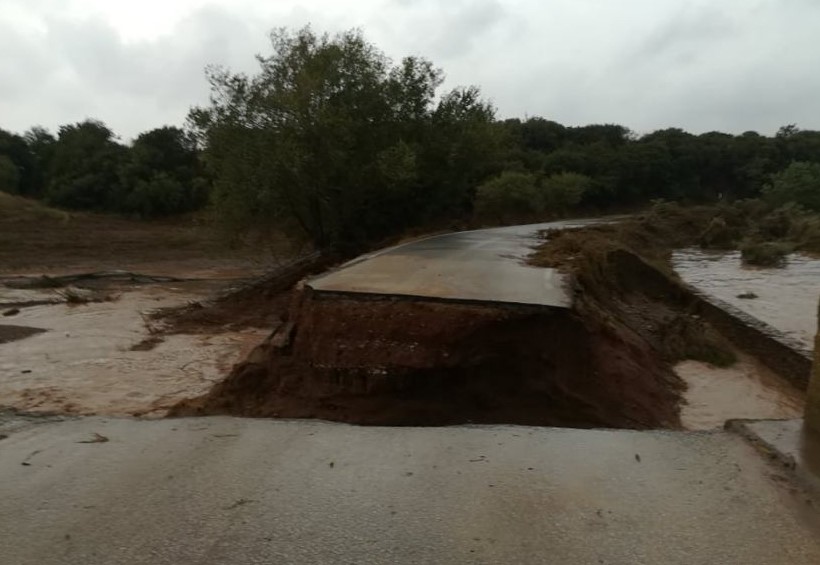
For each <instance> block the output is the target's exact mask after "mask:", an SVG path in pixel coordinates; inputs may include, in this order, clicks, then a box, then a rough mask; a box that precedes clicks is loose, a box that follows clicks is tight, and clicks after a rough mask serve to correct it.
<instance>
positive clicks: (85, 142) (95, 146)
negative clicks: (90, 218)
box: [46, 120, 127, 210]
mask: <svg viewBox="0 0 820 565" xmlns="http://www.w3.org/2000/svg"><path fill="white" fill-rule="evenodd" d="M126 154H127V149H126V147H124V146H123V145H120V144H119V143H118V142H117V141H116V138H115V137H114V133H113V132H112V131H111V130H110V129H108V127H106V125H105V124H103V123H102V122H99V121H96V120H86V121H84V122H80V123H77V124H72V125H66V126H61V127H60V130H59V136H58V138H57V142H56V143H55V144H54V153H53V155H52V158H51V166H50V178H49V182H48V188H47V191H46V196H47V198H48V200H49V202H51V203H52V204H55V205H58V206H65V207H67V208H83V209H91V210H105V209H109V208H111V207H112V200H113V199H115V198H116V196H117V195H118V194H119V193H120V190H119V182H120V179H119V168H120V166H121V164H122V162H123V159H124V157H125V155H126Z"/></svg>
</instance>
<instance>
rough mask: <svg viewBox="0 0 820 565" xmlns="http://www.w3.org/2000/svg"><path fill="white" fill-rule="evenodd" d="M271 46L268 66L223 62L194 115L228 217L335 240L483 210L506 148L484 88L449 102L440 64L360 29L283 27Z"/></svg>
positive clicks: (347, 241) (351, 242)
mask: <svg viewBox="0 0 820 565" xmlns="http://www.w3.org/2000/svg"><path fill="white" fill-rule="evenodd" d="M271 44H272V51H273V52H272V54H271V55H269V56H267V57H259V58H258V60H259V64H260V71H259V73H258V74H257V75H255V76H252V77H249V76H246V75H242V74H233V73H231V72H230V71H228V70H225V69H219V68H216V69H211V70H210V72H209V79H210V82H211V87H212V95H211V104H210V105H209V106H208V107H204V108H195V109H194V110H192V112H191V115H190V121H191V123H192V125H193V127H194V130H195V131H196V133H197V134H198V137H199V140H200V141H201V143H203V145H204V147H205V150H206V161H207V163H208V165H209V166H210V168H211V171H212V173H213V175H214V179H215V186H214V201H215V205H216V209H217V211H218V212H219V213H220V214H221V215H222V216H224V217H225V218H227V219H229V220H230V221H231V222H232V223H233V224H234V225H238V226H243V227H247V226H254V225H259V224H263V225H264V224H275V225H277V226H279V227H280V228H281V229H284V230H286V231H288V232H290V233H291V234H296V235H301V236H303V237H306V238H307V239H309V240H310V241H311V242H312V243H314V244H315V245H316V246H317V247H322V248H324V247H356V246H360V245H362V244H364V243H367V242H371V241H373V240H375V239H378V238H381V237H384V236H385V235H387V234H389V233H391V232H395V231H397V230H400V229H402V228H403V227H405V226H408V225H412V224H414V223H417V222H420V221H429V220H430V219H431V218H434V217H436V216H439V215H445V214H447V215H450V216H453V215H458V214H459V213H461V212H462V211H463V212H467V211H469V208H470V203H471V193H472V191H473V190H474V187H475V186H476V185H477V184H478V181H480V180H481V179H482V178H483V176H484V175H485V174H487V173H488V170H489V169H490V168H491V163H494V162H495V161H496V160H497V158H498V156H497V155H496V154H495V153H493V152H494V151H496V149H497V148H498V142H497V141H496V139H497V138H496V136H495V132H494V130H493V129H492V127H491V125H492V122H493V120H494V112H493V109H492V107H491V106H490V105H489V104H487V103H485V102H484V101H482V100H481V98H480V96H479V95H478V92H477V90H475V89H472V88H471V89H463V90H456V91H453V92H450V93H447V94H445V95H443V96H442V97H441V98H440V99H439V100H438V101H437V98H436V91H437V89H438V87H439V86H440V85H441V83H442V74H441V72H440V71H439V70H438V69H436V68H435V67H434V66H433V65H432V64H431V63H430V62H429V61H426V60H424V59H420V58H416V57H408V58H406V59H403V60H402V61H401V62H400V63H398V64H393V63H392V62H391V61H390V60H389V59H388V58H387V57H386V56H385V55H384V54H383V53H381V52H380V51H379V50H378V49H377V48H376V47H375V46H373V45H372V44H370V43H368V42H367V41H366V40H365V39H364V37H363V36H362V34H361V33H360V32H358V31H348V32H344V33H341V34H338V35H334V36H330V35H317V34H316V33H314V32H313V31H312V30H311V29H310V28H304V29H301V30H299V31H297V32H291V31H287V30H276V31H274V32H272V33H271Z"/></svg>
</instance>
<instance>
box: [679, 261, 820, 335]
mask: <svg viewBox="0 0 820 565" xmlns="http://www.w3.org/2000/svg"><path fill="white" fill-rule="evenodd" d="M672 263H673V265H674V267H675V270H676V271H677V272H678V274H679V275H680V276H681V278H682V279H683V280H684V282H686V283H688V284H690V285H692V286H694V287H695V288H697V289H698V290H701V291H703V292H705V293H708V294H710V295H712V296H714V297H715V298H719V299H721V300H723V301H725V302H728V303H729V304H731V305H733V306H735V307H737V308H739V309H740V310H743V311H744V312H746V313H748V314H749V315H751V316H753V317H755V318H757V319H758V320H761V321H762V322H765V323H767V324H769V325H770V326H772V327H774V328H775V329H777V330H780V331H781V332H783V333H784V334H786V335H788V336H790V337H792V338H794V339H796V340H798V341H799V342H800V343H803V344H805V345H806V347H807V348H808V349H809V350H811V349H813V348H814V334H815V332H816V330H817V301H818V296H820V259H814V258H812V257H807V256H805V255H800V254H792V255H791V256H790V257H789V262H788V266H786V267H784V268H782V269H762V268H756V267H744V266H743V265H741V262H740V253H739V252H737V251H734V252H730V253H715V252H707V251H702V250H700V249H683V250H679V251H676V252H675V253H674V254H673V256H672ZM746 292H752V293H754V294H756V295H757V298H754V299H743V298H738V295H739V294H743V293H746Z"/></svg>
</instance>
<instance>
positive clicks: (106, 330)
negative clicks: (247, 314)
mask: <svg viewBox="0 0 820 565" xmlns="http://www.w3.org/2000/svg"><path fill="white" fill-rule="evenodd" d="M220 285H224V280H223V281H221V282H220V283H218V282H216V281H211V282H208V281H205V282H202V281H197V282H188V283H172V284H155V285H149V286H144V287H136V288H133V287H132V288H123V289H109V290H107V291H106V292H107V293H108V294H110V295H112V298H114V299H113V300H111V301H106V302H99V303H90V304H79V305H69V304H65V303H61V304H52V305H40V306H33V307H25V308H21V309H20V313H18V314H16V315H14V316H13V317H9V318H3V319H2V321H0V323H6V322H8V323H10V324H15V325H19V326H30V327H35V328H41V329H44V330H46V331H45V332H43V333H39V334H37V335H32V336H30V337H26V338H24V339H20V340H17V341H11V342H8V343H3V344H0V405H2V406H5V407H13V408H16V409H19V410H24V411H39V412H59V413H69V414H108V415H127V414H133V415H149V416H161V415H163V414H164V413H165V411H166V410H167V408H169V407H170V406H172V405H173V404H175V403H176V402H178V401H179V400H181V399H182V398H188V397H192V396H197V395H199V394H202V393H204V392H205V391H207V390H208V389H209V388H210V387H211V386H212V385H213V384H214V383H215V382H216V381H218V380H219V379H221V378H223V377H224V375H225V374H227V372H228V371H229V370H230V367H231V366H232V365H233V364H234V363H235V362H237V361H239V360H241V359H242V358H244V356H245V355H246V354H247V353H248V351H250V349H251V348H253V347H254V346H255V345H256V344H258V343H259V342H260V341H261V340H262V338H263V337H264V336H265V335H266V334H267V333H268V332H267V331H266V330H245V331H231V332H222V333H216V334H209V335H169V336H164V337H163V338H162V340H161V341H160V343H158V344H157V345H156V346H155V347H154V348H153V349H150V350H136V351H135V350H132V347H133V346H135V345H137V344H139V343H140V342H142V341H143V340H145V339H146V338H150V337H151V336H152V332H151V331H150V330H149V325H147V324H146V319H145V318H144V316H145V314H147V313H148V312H150V311H151V310H153V309H156V308H160V307H166V306H177V305H182V304H185V303H187V302H189V301H192V300H199V299H202V298H205V297H207V296H208V295H210V294H211V293H212V292H214V290H216V289H217V288H219V287H220ZM51 298H55V292H54V291H49V290H39V291H35V290H28V291H24V290H13V289H5V288H2V287H0V303H10V302H18V301H19V302H24V301H27V300H30V301H37V300H44V299H51Z"/></svg>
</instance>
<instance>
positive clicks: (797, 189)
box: [763, 161, 820, 212]
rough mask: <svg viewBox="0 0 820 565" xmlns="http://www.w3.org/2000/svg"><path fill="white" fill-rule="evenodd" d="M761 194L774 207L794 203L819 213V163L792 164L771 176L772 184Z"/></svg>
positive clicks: (797, 162) (798, 162)
mask: <svg viewBox="0 0 820 565" xmlns="http://www.w3.org/2000/svg"><path fill="white" fill-rule="evenodd" d="M763 194H764V196H765V198H766V199H767V200H768V201H769V202H771V203H772V204H774V205H783V204H788V203H789V202H794V203H796V204H799V205H800V206H803V207H805V208H808V209H809V210H814V211H815V212H820V163H808V162H800V161H796V162H794V163H792V164H791V165H789V166H788V167H786V169H784V170H783V171H781V172H779V173H777V174H775V175H772V182H771V184H770V185H768V186H767V187H765V188H764V189H763Z"/></svg>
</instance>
